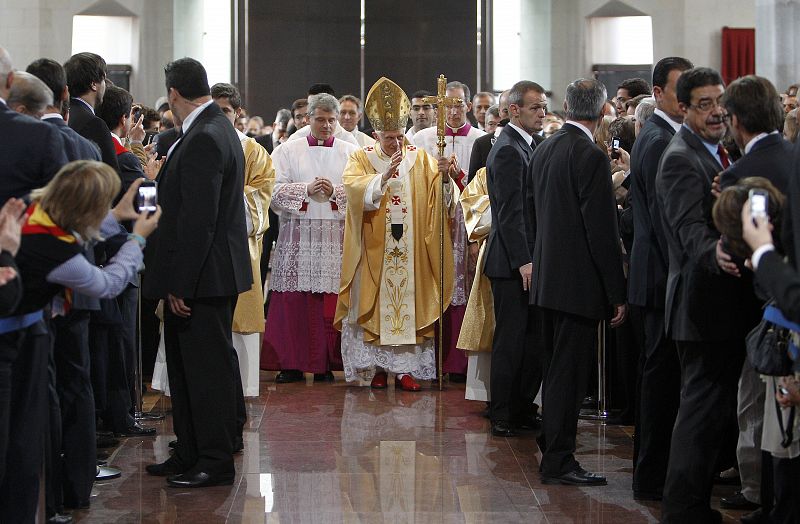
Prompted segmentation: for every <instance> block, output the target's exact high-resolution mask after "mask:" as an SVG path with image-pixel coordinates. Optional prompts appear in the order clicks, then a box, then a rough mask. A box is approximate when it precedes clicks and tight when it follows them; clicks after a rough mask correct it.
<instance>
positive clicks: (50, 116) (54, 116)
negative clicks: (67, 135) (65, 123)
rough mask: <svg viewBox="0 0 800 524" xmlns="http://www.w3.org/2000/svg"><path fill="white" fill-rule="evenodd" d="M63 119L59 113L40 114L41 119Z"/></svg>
mask: <svg viewBox="0 0 800 524" xmlns="http://www.w3.org/2000/svg"><path fill="white" fill-rule="evenodd" d="M56 119H60V120H64V117H63V116H61V113H45V114H43V115H42V120H56Z"/></svg>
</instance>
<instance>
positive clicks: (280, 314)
mask: <svg viewBox="0 0 800 524" xmlns="http://www.w3.org/2000/svg"><path fill="white" fill-rule="evenodd" d="M338 117H339V101H338V100H336V98H334V97H333V96H332V95H329V94H327V93H320V94H318V95H313V96H310V97H309V104H308V120H309V125H308V126H306V127H307V128H308V130H309V133H308V134H307V135H306V136H305V138H302V139H298V140H289V141H288V142H286V143H284V144H281V146H280V147H277V148H275V151H274V153H273V162H274V165H275V173H276V176H275V189H274V191H273V195H272V209H273V210H274V211H275V212H276V213H278V214H279V215H280V228H279V229H280V231H279V233H278V240H277V243H276V247H275V254H274V255H273V261H272V276H271V277H270V282H269V285H270V289H271V290H272V298H271V299H270V306H269V311H268V312H267V325H266V332H265V333H266V334H265V337H264V347H265V348H266V349H267V351H268V355H269V356H268V357H267V360H268V361H269V360H271V361H272V362H273V365H277V367H278V368H279V369H280V370H281V372H280V373H279V374H278V376H277V377H276V381H277V382H279V383H285V382H295V381H298V380H302V379H303V373H304V372H307V373H314V375H315V379H316V380H332V379H333V375H332V374H331V373H330V371H331V369H332V367H331V366H332V365H335V364H338V361H339V356H338V354H339V347H338V346H339V344H338V340H337V338H338V337H337V334H336V332H335V331H334V330H333V325H332V324H333V304H335V302H336V295H337V294H338V292H339V270H340V268H341V263H342V238H343V236H344V217H345V205H346V202H347V199H346V197H345V192H344V188H343V186H342V172H343V171H344V167H345V165H346V164H347V159H348V157H349V156H350V154H351V153H353V151H356V150H357V149H358V147H357V146H356V145H354V144H351V143H349V142H345V141H344V140H339V139H338V138H336V136H335V134H334V133H335V129H336V127H337V126H338V125H339V124H338V121H337V120H338ZM345 132H346V131H345ZM346 133H347V135H348V136H349V137H350V138H351V139H353V138H352V135H351V134H350V133H348V132H346ZM353 140H354V139H353ZM301 318H302V319H305V321H304V322H303V323H300V322H299V321H298V319H301Z"/></svg>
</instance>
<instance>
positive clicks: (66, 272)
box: [0, 161, 161, 522]
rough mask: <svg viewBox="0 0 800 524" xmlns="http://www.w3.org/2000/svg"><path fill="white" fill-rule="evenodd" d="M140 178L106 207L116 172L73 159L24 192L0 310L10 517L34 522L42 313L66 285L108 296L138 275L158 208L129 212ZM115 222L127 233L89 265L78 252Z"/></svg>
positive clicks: (41, 426)
mask: <svg viewBox="0 0 800 524" xmlns="http://www.w3.org/2000/svg"><path fill="white" fill-rule="evenodd" d="M140 184H141V180H137V181H136V182H135V183H134V184H132V185H131V187H130V189H129V190H128V191H127V192H126V193H125V195H124V196H123V198H122V199H121V200H120V202H119V203H118V204H117V205H116V207H114V208H113V209H111V203H112V201H113V199H114V197H115V196H116V195H117V193H118V192H119V189H120V181H119V177H118V176H117V174H116V172H115V171H114V170H113V169H111V168H110V167H108V166H107V165H105V164H103V163H101V162H94V161H76V162H71V163H69V164H67V165H65V166H64V167H62V168H61V170H60V171H59V172H58V173H57V174H56V176H55V177H54V178H53V179H52V180H51V181H50V183H48V184H47V185H46V186H45V187H43V188H41V189H38V190H35V191H34V192H33V193H32V194H31V197H32V200H33V203H32V204H31V205H30V206H28V209H27V210H26V211H25V214H24V220H23V225H22V240H21V244H20V247H19V251H18V252H17V255H16V263H17V267H18V268H19V272H20V274H21V276H22V286H23V291H22V298H21V300H20V301H19V304H18V305H17V307H16V308H15V310H14V311H13V312H12V313H11V315H9V316H5V317H2V318H0V515H3V516H4V518H6V517H7V518H9V521H10V522H33V521H34V520H35V516H36V506H37V501H38V498H39V471H40V469H41V465H42V456H43V455H42V449H43V446H44V440H43V439H44V435H45V425H46V421H47V413H46V408H47V359H48V353H49V344H50V338H49V335H48V331H47V324H46V323H45V318H47V317H49V316H51V315H56V314H58V313H59V312H64V311H68V310H69V307H70V298H71V296H72V292H73V291H77V292H80V293H82V294H84V295H88V296H91V297H96V298H111V297H115V296H117V295H118V294H119V293H121V292H122V291H123V290H124V289H125V287H126V286H127V285H128V282H129V281H130V280H131V279H132V278H133V277H134V276H135V275H136V273H137V271H138V270H139V267H140V266H141V264H142V249H144V245H145V242H146V240H145V239H146V238H147V237H148V236H149V235H150V234H151V233H152V232H153V231H154V230H155V228H156V226H157V224H158V219H159V217H160V216H161V210H160V209H158V210H157V211H156V212H155V213H153V214H148V213H137V212H136V211H135V209H134V204H133V202H134V198H135V196H136V194H137V192H138V188H139V185H140ZM122 220H135V222H134V226H133V232H132V233H131V234H130V235H128V241H127V242H126V243H125V244H124V245H123V246H122V247H121V248H120V250H119V252H118V253H117V254H116V255H115V256H114V257H113V258H112V259H111V260H110V261H109V262H108V264H106V266H105V267H102V268H100V267H97V266H94V265H92V264H91V263H90V262H89V261H88V260H87V259H86V258H85V257H84V256H83V251H84V248H85V245H86V244H87V243H88V242H91V241H92V240H96V239H100V238H102V237H103V236H104V235H110V234H112V233H116V232H117V231H118V230H119V226H118V223H119V222H120V221H122ZM51 304H52V305H51ZM48 306H50V308H49V309H48V311H47V317H46V316H45V309H47V308H48ZM12 427H13V428H14V431H13V432H12V431H11V429H10V428H12Z"/></svg>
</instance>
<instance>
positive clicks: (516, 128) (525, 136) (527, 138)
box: [508, 122, 533, 145]
mask: <svg viewBox="0 0 800 524" xmlns="http://www.w3.org/2000/svg"><path fill="white" fill-rule="evenodd" d="M508 125H509V127H511V128H512V129H513V130H514V131H516V132H517V133H519V136H521V137H522V138H523V139H524V140H525V142H527V144H528V145H531V142H533V137H532V136H531V134H530V133H528V132H527V131H525V130H524V129H522V128H521V127H519V126H517V125H514V124H512V123H511V122H509V123H508Z"/></svg>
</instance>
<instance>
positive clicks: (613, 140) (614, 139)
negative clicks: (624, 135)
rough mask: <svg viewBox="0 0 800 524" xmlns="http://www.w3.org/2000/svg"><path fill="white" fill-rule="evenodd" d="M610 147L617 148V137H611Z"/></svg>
mask: <svg viewBox="0 0 800 524" xmlns="http://www.w3.org/2000/svg"><path fill="white" fill-rule="evenodd" d="M611 147H612V148H614V149H619V138H617V137H614V138H612V139H611Z"/></svg>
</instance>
